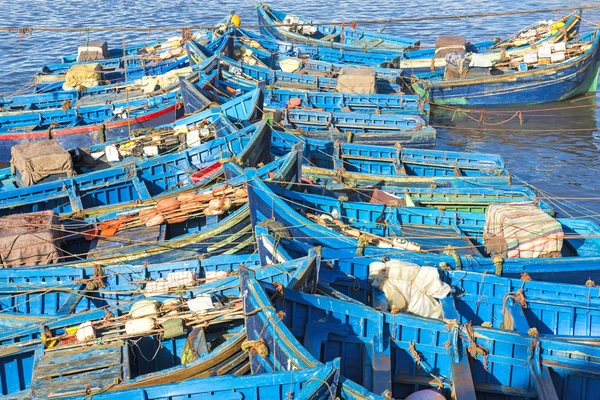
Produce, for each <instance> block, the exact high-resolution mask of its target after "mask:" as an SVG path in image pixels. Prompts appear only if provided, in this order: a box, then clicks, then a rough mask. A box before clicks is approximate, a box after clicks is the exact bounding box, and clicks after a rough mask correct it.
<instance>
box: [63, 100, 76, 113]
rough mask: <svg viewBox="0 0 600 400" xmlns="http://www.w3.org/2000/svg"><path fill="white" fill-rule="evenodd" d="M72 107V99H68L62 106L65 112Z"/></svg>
mask: <svg viewBox="0 0 600 400" xmlns="http://www.w3.org/2000/svg"><path fill="white" fill-rule="evenodd" d="M72 106H73V101H72V100H71V99H66V100H65V101H63V102H62V104H61V108H62V109H63V111H68V110H70V109H71V107H72Z"/></svg>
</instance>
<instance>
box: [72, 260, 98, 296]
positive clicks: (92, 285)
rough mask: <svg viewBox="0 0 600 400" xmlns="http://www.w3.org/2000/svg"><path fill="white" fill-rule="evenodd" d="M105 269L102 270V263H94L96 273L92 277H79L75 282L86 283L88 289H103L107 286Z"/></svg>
mask: <svg viewBox="0 0 600 400" xmlns="http://www.w3.org/2000/svg"><path fill="white" fill-rule="evenodd" d="M104 278H105V275H104V271H103V270H102V265H99V264H95V265H94V274H93V275H92V277H91V278H88V279H77V280H75V283H77V284H85V289H86V290H96V289H102V288H104V287H105V284H104Z"/></svg>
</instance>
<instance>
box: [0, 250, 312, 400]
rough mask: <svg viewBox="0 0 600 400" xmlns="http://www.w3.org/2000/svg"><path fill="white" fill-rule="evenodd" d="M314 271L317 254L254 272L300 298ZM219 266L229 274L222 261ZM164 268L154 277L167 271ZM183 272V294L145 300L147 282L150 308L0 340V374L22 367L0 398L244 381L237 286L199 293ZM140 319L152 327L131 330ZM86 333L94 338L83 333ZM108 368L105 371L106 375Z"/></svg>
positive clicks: (144, 303)
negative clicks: (230, 377)
mask: <svg viewBox="0 0 600 400" xmlns="http://www.w3.org/2000/svg"><path fill="white" fill-rule="evenodd" d="M319 263H320V258H319V255H318V253H316V252H315V251H311V252H310V256H308V257H306V258H302V259H298V260H295V261H292V262H290V263H286V264H281V265H277V266H270V267H266V268H260V269H257V277H258V279H265V280H266V281H268V282H271V283H277V284H279V285H281V286H282V287H290V288H292V287H294V288H296V289H299V290H300V289H302V287H303V284H304V282H305V281H306V280H307V279H310V277H311V276H314V269H315V267H316V266H317V265H318V264H319ZM223 264H224V267H226V268H227V267H228V266H229V262H228V260H224V262H223ZM218 267H219V263H218V262H217V268H218ZM162 268H163V269H162V271H160V272H163V273H166V272H168V271H169V268H168V267H167V268H165V267H164V266H163V267H162ZM224 270H225V269H222V271H224ZM171 271H173V269H171ZM185 271H187V272H188V273H187V274H186V273H185V272H183V273H182V272H181V271H179V275H177V272H175V273H174V274H175V275H176V279H179V280H178V281H177V280H176V281H175V284H176V285H177V287H178V288H179V289H183V290H179V292H177V290H173V291H171V292H165V293H154V292H151V291H150V289H149V286H150V285H151V283H152V281H147V282H146V288H145V289H144V294H145V295H146V297H147V298H148V300H141V299H143V296H142V295H139V294H137V295H134V296H133V297H130V301H129V302H123V303H122V304H123V305H122V306H121V307H118V308H115V307H112V308H105V307H104V308H102V309H98V310H93V311H84V312H82V313H80V314H76V315H74V316H63V317H62V318H59V319H55V320H54V319H48V320H46V321H44V322H43V324H44V325H45V328H44V329H43V330H42V331H40V329H39V328H38V327H34V328H31V327H20V328H18V329H17V330H16V331H15V330H13V332H7V333H2V332H0V343H2V345H1V346H0V349H2V350H0V365H2V366H3V367H4V368H3V369H4V371H5V372H7V373H10V372H13V371H11V369H10V368H11V367H10V366H11V365H12V364H11V362H12V360H14V359H16V358H18V359H19V360H20V363H19V366H20V367H19V368H17V370H16V371H14V373H15V374H18V376H19V377H20V378H21V379H19V380H14V381H12V382H10V383H8V382H7V383H4V384H3V385H2V386H1V388H2V392H1V393H2V394H9V395H11V396H15V397H22V396H24V395H25V396H28V397H30V398H47V396H49V395H52V397H72V396H76V395H80V396H81V395H82V394H88V395H92V394H95V393H97V392H100V393H101V392H105V391H115V390H126V389H132V388H140V387H145V386H148V385H158V384H166V383H171V382H177V381H181V380H185V379H189V378H196V377H207V376H215V375H221V374H227V373H230V374H236V375H241V374H244V373H245V372H246V371H247V370H248V367H247V364H248V363H247V359H248V353H246V352H245V351H244V350H243V344H244V341H245V338H246V335H245V327H244V325H243V320H242V318H240V317H241V315H240V311H241V308H240V307H239V306H238V305H237V304H238V303H239V300H238V298H239V296H240V292H239V278H238V277H236V276H232V277H224V278H223V279H213V280H211V281H210V282H206V283H204V284H202V285H200V286H197V284H198V281H196V280H195V279H194V278H193V275H192V273H191V271H190V270H189V269H186V270H185ZM156 272H159V271H156ZM159 276H160V275H159ZM184 276H185V277H186V278H184ZM187 278H192V279H187ZM313 279H314V278H313ZM188 281H189V282H188ZM174 289H175V287H174ZM154 290H156V288H154ZM136 300H137V301H136ZM134 301H135V302H134ZM159 305H160V308H158V307H159ZM201 307H204V308H201ZM186 309H187V310H186ZM107 311H108V312H109V313H107ZM190 311H191V313H190ZM11 317H12V316H6V318H8V319H10V318H11ZM144 318H146V319H151V320H153V321H155V324H156V326H150V329H145V330H143V329H141V328H140V327H138V326H137V325H136V324H139V323H140V322H141V321H143V320H144ZM173 320H174V321H175V322H178V323H179V328H178V329H173V328H170V326H171V325H173V324H171V325H169V324H168V321H171V322H173ZM73 325H75V327H73ZM87 326H93V330H89V329H87V330H86V328H87ZM123 326H124V327H125V329H124V331H123ZM132 327H135V328H137V329H133V328H132ZM74 328H75V329H74ZM119 328H120V329H119ZM91 336H94V337H93V338H92V337H91ZM163 349H164V350H163ZM149 354H155V355H154V357H149V356H148V355H149ZM98 358H102V360H99V359H98ZM107 362H109V363H111V364H112V365H111V367H109V368H107V366H106V363H107ZM115 378H116V379H117V381H116V382H115ZM15 392H16V393H15Z"/></svg>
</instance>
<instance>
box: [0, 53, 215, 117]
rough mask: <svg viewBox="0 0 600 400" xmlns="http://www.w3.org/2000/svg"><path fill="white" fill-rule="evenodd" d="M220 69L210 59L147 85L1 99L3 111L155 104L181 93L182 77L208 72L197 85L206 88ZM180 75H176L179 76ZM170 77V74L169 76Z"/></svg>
mask: <svg viewBox="0 0 600 400" xmlns="http://www.w3.org/2000/svg"><path fill="white" fill-rule="evenodd" d="M217 68H218V59H217V58H216V57H210V58H207V59H206V60H204V61H203V62H202V63H200V64H196V65H194V68H191V67H188V68H182V69H178V70H175V71H173V72H172V73H171V77H169V78H167V77H162V78H161V79H160V80H158V78H157V81H156V82H155V83H156V84H155V85H154V86H153V87H152V84H153V82H154V81H153V82H150V83H148V84H147V85H143V82H141V81H140V82H137V81H133V82H130V83H129V84H128V85H121V84H120V83H116V84H113V85H102V86H96V87H88V88H85V90H57V91H54V92H50V93H35V94H24V95H18V96H11V97H0V110H2V111H3V112H5V111H6V112H12V111H31V110H45V109H52V108H75V107H78V108H79V107H80V106H86V107H87V106H93V105H106V104H113V105H118V106H127V104H128V103H129V106H131V105H132V104H134V103H135V101H136V100H140V99H145V100H146V101H147V102H148V103H149V104H152V101H153V100H152V99H153V98H155V97H156V98H160V96H162V95H164V94H165V93H170V92H174V91H177V90H179V79H178V76H181V74H183V75H184V76H185V75H190V74H196V76H197V74H198V73H204V74H203V77H202V81H199V80H198V79H196V81H195V83H196V84H197V85H198V86H199V87H201V88H204V87H205V86H206V85H208V84H214V82H211V79H213V78H212V76H211V74H212V73H214V71H215V70H216V69H217ZM175 72H176V73H175ZM167 75H168V74H167Z"/></svg>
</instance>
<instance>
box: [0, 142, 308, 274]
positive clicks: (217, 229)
mask: <svg viewBox="0 0 600 400" xmlns="http://www.w3.org/2000/svg"><path fill="white" fill-rule="evenodd" d="M298 166H299V164H298V153H297V152H294V153H290V154H289V155H287V156H285V157H282V158H280V159H278V160H274V161H273V162H271V163H268V164H266V165H264V166H263V167H261V168H259V169H258V173H259V175H260V176H262V177H263V178H264V179H273V180H276V181H281V182H286V181H295V180H296V179H298V173H299V169H298ZM236 168H241V167H239V166H238V167H236ZM224 169H225V170H226V171H227V169H228V168H227V166H225V168H224ZM206 179H207V180H212V178H206ZM224 180H225V182H226V183H225V184H220V185H217V184H216V183H217V182H214V181H213V182H212V184H211V185H210V187H211V189H210V190H206V189H203V190H198V188H201V187H202V185H198V186H197V187H196V190H194V189H190V188H187V189H181V190H179V191H173V192H172V194H171V195H170V196H162V197H161V198H160V199H154V200H150V201H145V202H129V203H127V204H124V205H122V206H120V207H112V208H110V209H108V210H107V209H100V210H97V211H96V212H95V213H94V212H88V213H86V214H83V216H82V215H81V213H80V214H71V215H69V216H68V217H67V218H64V219H62V220H61V219H59V217H58V215H57V214H56V213H54V212H53V211H39V212H33V213H25V214H14V213H13V214H11V215H8V216H5V217H3V219H2V226H3V229H2V231H0V254H1V256H0V257H1V258H0V260H1V261H2V265H3V266H4V267H23V266H37V268H45V267H56V266H76V267H88V266H94V265H111V264H115V263H129V262H132V261H134V260H135V261H136V262H148V263H163V262H167V261H178V260H182V259H189V258H194V257H198V256H202V255H206V254H209V253H210V254H211V255H216V254H236V253H244V252H247V251H249V250H250V248H251V247H252V243H253V232H252V228H251V226H250V219H249V214H250V211H249V206H248V198H247V191H246V189H245V188H244V187H245V183H246V178H245V177H244V176H243V175H242V176H240V175H238V176H237V177H234V178H231V179H227V178H226V177H224ZM218 182H222V180H219V181H218ZM92 211H93V210H92ZM85 216H87V218H84V217H85ZM17 227H20V228H17Z"/></svg>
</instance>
